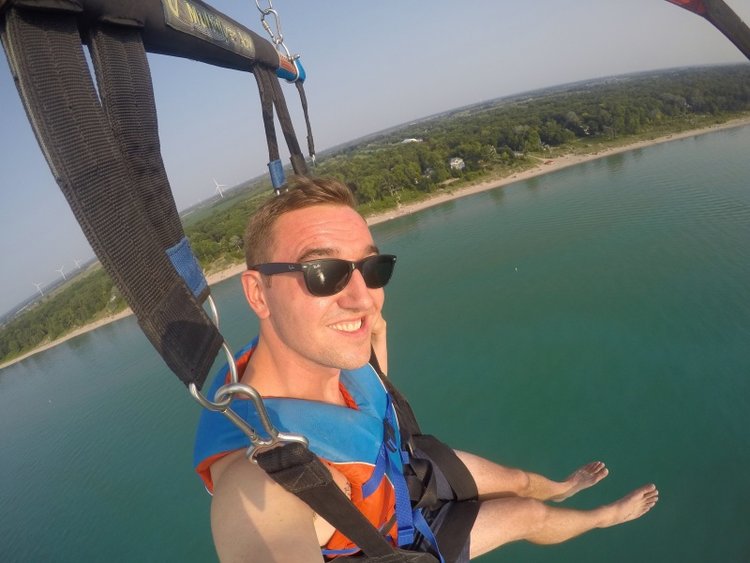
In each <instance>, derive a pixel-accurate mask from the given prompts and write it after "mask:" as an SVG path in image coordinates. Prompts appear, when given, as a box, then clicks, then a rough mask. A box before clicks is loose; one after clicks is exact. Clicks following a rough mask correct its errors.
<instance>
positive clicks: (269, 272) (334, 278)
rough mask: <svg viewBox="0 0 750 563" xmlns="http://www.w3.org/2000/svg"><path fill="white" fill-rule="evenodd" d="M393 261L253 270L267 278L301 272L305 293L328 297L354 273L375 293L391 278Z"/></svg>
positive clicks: (386, 257) (329, 261)
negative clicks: (305, 287)
mask: <svg viewBox="0 0 750 563" xmlns="http://www.w3.org/2000/svg"><path fill="white" fill-rule="evenodd" d="M395 265H396V257H395V256H394V255H393V254H375V255H373V256H368V257H367V258H363V259H362V260H359V261H357V262H351V261H349V260H342V259H340V258H323V259H321V260H310V261H309V262H271V263H268V264H256V265H255V266H252V267H251V268H250V270H256V271H258V272H260V273H261V274H265V275H266V276H273V275H275V274H286V273H288V272H302V273H303V274H304V277H305V285H306V286H307V291H309V292H310V293H312V294H313V295H315V296H316V297H328V296H330V295H336V294H337V293H338V292H340V291H342V290H343V289H344V288H345V287H346V285H347V284H348V283H349V280H350V279H351V278H352V273H353V272H354V270H355V269H356V270H359V271H360V273H361V274H362V277H363V278H364V280H365V285H366V286H367V287H369V288H370V289H378V288H381V287H383V286H384V285H385V284H387V283H388V280H390V279H391V275H393V268H394V266H395Z"/></svg>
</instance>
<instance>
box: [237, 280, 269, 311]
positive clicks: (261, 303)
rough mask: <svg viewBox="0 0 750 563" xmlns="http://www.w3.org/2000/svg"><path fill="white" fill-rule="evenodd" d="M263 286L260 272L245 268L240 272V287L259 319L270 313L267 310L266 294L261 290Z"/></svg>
mask: <svg viewBox="0 0 750 563" xmlns="http://www.w3.org/2000/svg"><path fill="white" fill-rule="evenodd" d="M264 287H265V283H264V282H263V278H262V277H261V274H260V272H256V271H254V270H247V271H245V272H243V273H242V289H243V291H244V292H245V299H247V303H248V304H249V305H250V308H251V309H252V310H253V311H254V312H255V314H256V315H257V316H258V318H259V319H265V318H267V317H268V316H269V315H270V314H271V313H270V311H269V310H268V303H267V302H266V294H265V292H264V291H263V290H264Z"/></svg>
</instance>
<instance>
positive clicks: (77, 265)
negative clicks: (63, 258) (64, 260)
mask: <svg viewBox="0 0 750 563" xmlns="http://www.w3.org/2000/svg"><path fill="white" fill-rule="evenodd" d="M73 262H75V263H76V269H78V270H80V269H81V261H80V260H76V259H75V258H73Z"/></svg>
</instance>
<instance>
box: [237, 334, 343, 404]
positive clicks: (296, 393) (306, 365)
mask: <svg viewBox="0 0 750 563" xmlns="http://www.w3.org/2000/svg"><path fill="white" fill-rule="evenodd" d="M340 374H341V370H339V369H337V368H329V367H324V366H320V365H317V364H314V363H312V362H309V361H307V360H305V359H304V358H298V357H296V356H294V355H291V354H288V353H283V352H280V353H277V352H275V351H274V350H273V345H272V344H269V343H268V342H267V341H266V340H264V338H263V337H262V335H261V338H260V339H259V341H258V346H257V347H256V348H255V351H254V352H253V355H252V356H251V357H250V360H249V362H248V364H247V367H246V368H245V371H244V373H243V374H242V375H241V377H240V381H241V382H242V383H246V384H248V385H251V386H252V387H254V388H255V389H256V390H257V391H258V392H259V393H260V394H261V395H262V396H264V397H289V398H293V399H307V400H310V401H322V402H325V403H332V404H337V405H343V404H344V400H343V398H342V396H341V391H340V389H339V376H340Z"/></svg>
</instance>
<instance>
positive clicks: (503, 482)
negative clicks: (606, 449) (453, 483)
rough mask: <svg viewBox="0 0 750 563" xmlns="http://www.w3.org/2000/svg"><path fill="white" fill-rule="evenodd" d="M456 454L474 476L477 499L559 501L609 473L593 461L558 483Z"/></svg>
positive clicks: (477, 457) (476, 458)
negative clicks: (508, 498) (518, 498)
mask: <svg viewBox="0 0 750 563" xmlns="http://www.w3.org/2000/svg"><path fill="white" fill-rule="evenodd" d="M456 455H458V457H459V458H460V459H461V461H462V462H463V463H464V465H466V467H467V469H468V470H469V472H470V473H471V474H472V476H473V477H474V481H475V482H476V484H477V489H478V490H479V498H480V499H481V500H486V499H492V498H502V497H508V496H520V497H527V498H534V499H537V500H554V501H557V502H560V501H563V500H565V499H566V498H570V497H571V496H573V495H574V494H576V493H577V492H579V491H582V490H583V489H586V488H588V487H591V486H593V485H596V484H597V483H598V482H599V481H601V480H602V479H604V478H605V477H606V476H607V474H608V473H609V471H608V470H607V468H606V467H605V466H604V464H603V463H602V462H601V461H594V462H591V463H589V464H587V465H584V466H583V467H581V468H580V469H577V470H576V471H574V472H573V473H572V474H571V475H570V476H569V477H568V478H567V479H566V480H565V481H562V482H558V481H552V480H550V479H547V478H546V477H544V476H542V475H538V474H536V473H531V472H529V471H523V470H521V469H513V468H511V467H505V466H502V465H499V464H497V463H493V462H491V461H489V460H486V459H484V458H482V457H479V456H476V455H474V454H470V453H466V452H461V451H456Z"/></svg>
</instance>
